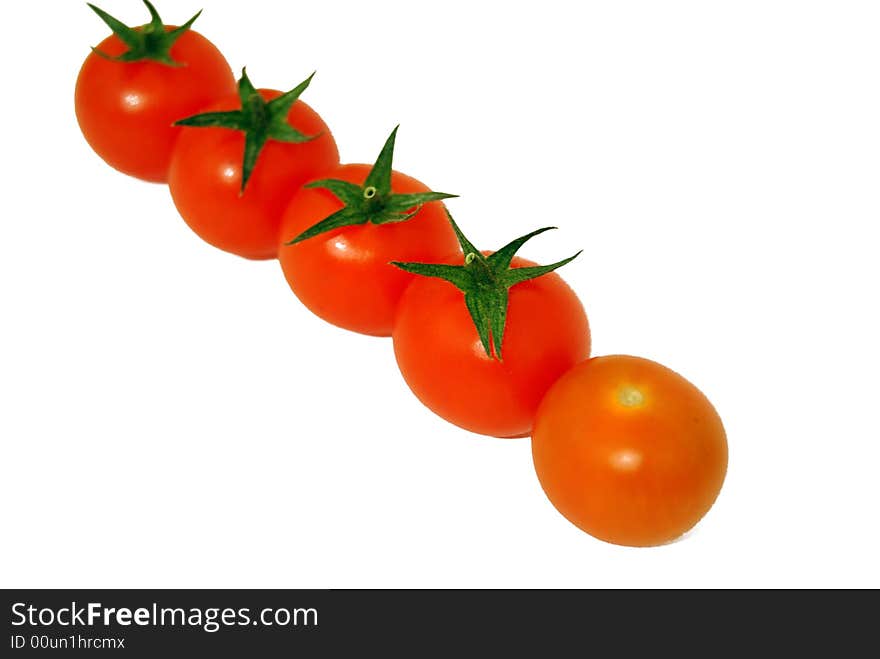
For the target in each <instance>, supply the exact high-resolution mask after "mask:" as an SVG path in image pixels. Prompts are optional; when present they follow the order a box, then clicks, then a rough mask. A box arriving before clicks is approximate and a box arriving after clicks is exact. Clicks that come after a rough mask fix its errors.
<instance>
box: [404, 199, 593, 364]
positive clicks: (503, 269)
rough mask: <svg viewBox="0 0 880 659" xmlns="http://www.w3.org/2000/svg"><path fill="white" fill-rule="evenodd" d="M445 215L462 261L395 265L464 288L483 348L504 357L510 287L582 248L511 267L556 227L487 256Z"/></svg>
mask: <svg viewBox="0 0 880 659" xmlns="http://www.w3.org/2000/svg"><path fill="white" fill-rule="evenodd" d="M446 215H447V217H449V222H450V223H451V224H452V228H453V230H454V231H455V235H456V236H457V237H458V242H459V244H460V245H461V249H462V251H463V252H464V255H465V256H464V264H463V265H449V264H444V263H401V262H398V261H394V262H392V265H396V266H397V267H398V268H401V269H402V270H406V271H407V272H411V273H413V274H416V275H422V276H425V277H437V278H438V279H444V280H446V281H448V282H449V283H450V284H452V285H453V286H455V287H457V288H459V289H460V290H462V291H463V292H464V302H465V304H466V305H467V309H468V312H469V313H470V315H471V319H473V321H474V326H476V328H477V334H479V335H480V342H481V343H482V344H483V349H484V350H485V351H486V354H487V355H488V356H489V357H492V358H494V359H498V361H501V346H502V344H503V342H504V328H505V326H506V324H507V306H508V291H509V290H510V288H511V287H512V286H516V285H517V284H519V283H522V282H524V281H528V280H530V279H535V278H537V277H540V276H542V275H546V274H547V273H549V272H553V271H554V270H556V269H557V268H561V267H562V266H564V265H565V264H566V263H569V262H571V261H573V260H574V259H575V258H577V256H578V255H579V254H580V252H578V253H577V254H575V255H574V256H570V257H568V258H567V259H563V260H562V261H557V262H556V263H552V264H550V265H536V266H528V267H523V268H511V267H510V263H511V261H512V260H513V257H514V255H515V254H516V253H517V252H518V251H519V248H520V247H522V246H523V245H524V244H525V243H526V241H528V240H530V239H531V238H534V237H535V236H537V235H538V234H541V233H544V232H545V231H549V230H550V229H555V228H556V227H544V228H543V229H538V230H536V231H532V232H531V233H528V234H526V235H525V236H521V237H520V238H517V239H516V240H513V241H511V242H509V243H508V244H507V245H505V246H504V247H502V248H501V249H499V250H498V251H497V252H494V253H492V254H489V255H488V256H484V255H483V253H482V252H480V250H478V249H477V248H476V247H474V246H473V244H472V243H471V242H470V241H469V240H468V239H467V238H466V237H465V236H464V234H463V233H462V232H461V229H459V228H458V225H457V224H456V223H455V220H453V219H452V216H451V215H449V212H448V211H447V213H446Z"/></svg>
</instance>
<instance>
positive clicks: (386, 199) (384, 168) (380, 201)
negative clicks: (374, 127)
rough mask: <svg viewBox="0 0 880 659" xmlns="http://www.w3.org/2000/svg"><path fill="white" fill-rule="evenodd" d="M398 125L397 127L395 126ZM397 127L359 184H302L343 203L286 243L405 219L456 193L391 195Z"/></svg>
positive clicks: (326, 181) (321, 181) (294, 242)
mask: <svg viewBox="0 0 880 659" xmlns="http://www.w3.org/2000/svg"><path fill="white" fill-rule="evenodd" d="M397 128H399V126H398V127H397ZM397 128H395V129H394V130H393V131H391V135H390V136H389V137H388V139H387V140H386V141H385V146H383V147H382V152H381V153H380V154H379V157H378V158H377V159H376V164H375V165H373V168H372V169H371V170H370V173H369V175H368V176H367V179H366V180H365V181H364V184H363V185H358V184H357V183H351V182H349V181H342V180H339V179H321V180H320V181H313V182H311V183H309V184H308V185H306V186H305V187H307V188H323V189H325V190H329V191H330V192H332V193H333V194H334V195H335V196H336V198H337V199H339V201H341V202H342V203H343V204H345V205H344V207H343V208H341V209H339V210H338V211H336V212H335V213H333V214H332V215H330V216H328V217H326V218H324V219H323V220H321V221H320V222H318V223H317V224H315V225H314V226H312V227H310V228H308V229H306V230H305V231H303V232H302V233H301V234H299V235H298V236H297V237H296V238H294V239H293V240H291V241H290V242H288V243H285V244H286V245H294V244H296V243H299V242H302V241H303V240H308V239H309V238H312V237H314V236H317V235H319V234H322V233H326V232H327V231H332V230H333V229H338V228H339V227H346V226H354V225H357V224H366V223H367V222H371V223H373V224H388V223H391V222H405V221H406V220H409V219H410V218H412V217H413V216H414V215H415V214H416V213H418V212H419V211H420V210H421V208H422V206H423V205H424V204H427V203H428V202H431V201H440V200H441V199H450V198H452V197H455V196H457V195H453V194H446V193H445V192H416V193H411V194H394V193H393V192H391V161H392V160H393V158H394V141H395V139H396V137H397Z"/></svg>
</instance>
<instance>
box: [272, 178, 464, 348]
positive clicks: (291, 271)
mask: <svg viewBox="0 0 880 659" xmlns="http://www.w3.org/2000/svg"><path fill="white" fill-rule="evenodd" d="M370 168H371V166H370V165H360V164H356V165H341V166H340V167H338V168H337V169H335V170H333V171H330V172H328V173H327V174H326V175H325V176H324V177H322V178H333V179H341V180H343V181H349V182H351V183H357V184H359V185H362V184H363V182H364V181H365V180H366V178H367V175H368V174H369V172H370ZM391 191H392V193H394V194H410V193H416V192H429V191H430V189H429V188H428V187H427V186H426V185H425V184H423V183H421V182H419V181H417V180H416V179H414V178H411V177H409V176H407V175H406V174H401V173H400V172H396V171H393V170H392V172H391ZM341 208H343V203H342V202H341V201H339V199H337V198H336V196H334V195H333V194H332V193H331V192H329V191H328V190H324V189H318V188H302V189H301V190H300V191H299V192H297V193H296V195H294V197H293V199H291V201H290V204H289V205H288V206H287V210H286V211H285V212H284V217H283V219H282V225H281V226H282V228H281V233H280V236H281V241H282V243H284V242H288V241H290V240H291V239H293V238H295V237H296V236H297V235H299V234H300V233H302V232H303V231H305V230H306V229H308V228H310V227H312V226H313V225H314V224H316V223H318V222H319V221H321V220H323V219H324V218H326V217H327V216H329V215H330V214H332V213H334V212H336V211H338V210H339V209H341ZM456 250H459V247H458V241H457V240H456V237H455V232H454V231H453V230H452V227H451V225H450V224H449V220H448V219H447V218H446V214H445V213H444V211H443V205H442V204H441V203H439V202H431V203H428V204H425V205H424V206H422V208H421V210H420V211H419V212H418V214H416V215H415V216H414V217H412V218H411V219H409V220H406V221H404V222H393V223H388V224H373V223H371V222H367V223H366V224H359V225H354V226H347V227H341V228H339V229H335V230H332V231H328V232H327V233H323V234H319V235H317V236H314V237H313V238H309V239H308V240H304V241H302V242H300V243H297V244H295V245H283V244H282V245H281V246H280V247H279V251H278V260H279V261H280V262H281V267H282V269H283V271H284V276H285V278H286V279H287V283H288V284H289V285H290V288H291V290H292V291H293V292H294V293H295V294H296V296H297V297H298V298H299V299H300V301H302V303H303V304H305V305H306V306H307V307H308V308H309V309H310V310H311V311H312V312H314V313H315V314H316V315H317V316H319V317H321V318H323V319H324V320H326V321H327V322H330V323H332V324H334V325H337V326H339V327H343V328H345V329H348V330H352V331H354V332H360V333H361V334H369V335H371V336H391V328H392V324H393V320H394V312H395V310H396V309H397V303H398V301H399V300H400V296H401V295H402V294H403V291H404V289H405V288H406V287H407V285H408V284H409V283H410V282H411V281H412V279H413V277H414V275H412V274H410V273H408V272H404V271H403V270H401V269H399V268H396V267H394V266H393V265H391V261H421V262H427V263H430V262H435V261H439V260H442V259H443V258H445V257H447V256H448V255H449V254H451V253H454V252H455V251H456ZM459 251H460V250H459Z"/></svg>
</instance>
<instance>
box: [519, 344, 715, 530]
mask: <svg viewBox="0 0 880 659" xmlns="http://www.w3.org/2000/svg"><path fill="white" fill-rule="evenodd" d="M532 454H533V458H534V462H535V470H536V471H537V473H538V478H539V480H540V482H541V486H542V487H543V488H544V491H545V492H546V493H547V496H548V497H549V498H550V501H551V502H552V503H553V505H554V506H556V508H557V509H558V510H559V512H561V513H562V514H563V515H564V516H565V517H567V518H568V519H569V521H571V522H572V523H574V524H575V525H576V526H578V527H579V528H581V529H582V530H584V531H586V532H587V533H589V534H590V535H593V536H595V537H597V538H599V539H600V540H605V541H606V542H611V543H614V544H619V545H631V546H649V545H658V544H663V543H666V542H669V541H671V540H674V539H675V538H677V537H678V536H680V535H681V534H682V533H684V532H686V531H688V530H689V529H690V528H691V527H693V526H694V525H695V524H696V523H697V522H698V521H699V520H700V519H701V518H702V517H703V515H705V514H706V512H707V511H708V510H709V508H711V506H712V504H713V503H714V502H715V499H716V497H717V496H718V493H719V491H720V490H721V485H722V483H723V482H724V476H725V474H726V472H727V438H726V435H725V432H724V427H723V426H722V424H721V419H720V418H719V417H718V413H717V412H716V411H715V408H713V407H712V404H711V403H710V402H709V401H708V400H707V399H706V397H705V396H704V395H703V394H702V393H701V392H700V391H699V390H698V389H697V388H696V387H695V386H694V385H692V384H691V383H690V382H688V381H687V380H685V379H684V378H683V377H681V376H680V375H678V374H677V373H675V372H674V371H671V370H669V369H668V368H666V367H664V366H661V365H660V364H657V363H656V362H652V361H649V360H647V359H641V358H638V357H628V356H622V355H616V356H610V357H596V358H594V359H591V360H589V361H586V362H583V363H581V364H578V365H577V366H575V367H574V368H573V369H571V370H570V371H569V372H568V373H566V374H565V375H563V376H562V377H561V378H560V379H559V381H558V382H557V383H556V384H555V385H553V387H552V388H551V389H550V391H549V392H548V393H547V396H546V397H545V398H544V401H543V402H542V403H541V406H540V408H539V410H538V417H537V422H536V425H535V431H534V433H533V435H532Z"/></svg>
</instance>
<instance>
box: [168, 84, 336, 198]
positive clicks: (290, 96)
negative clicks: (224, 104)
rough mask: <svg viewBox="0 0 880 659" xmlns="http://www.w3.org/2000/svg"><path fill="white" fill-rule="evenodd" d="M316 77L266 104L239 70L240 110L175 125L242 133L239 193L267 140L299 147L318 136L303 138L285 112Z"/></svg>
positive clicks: (184, 120)
mask: <svg viewBox="0 0 880 659" xmlns="http://www.w3.org/2000/svg"><path fill="white" fill-rule="evenodd" d="M314 77H315V74H314V73H312V75H310V76H309V77H308V78H306V79H305V80H303V81H302V82H301V83H299V84H298V85H297V86H296V87H294V88H293V89H291V90H290V91H289V92H287V93H285V94H282V95H281V96H279V97H278V98H274V99H272V100H271V101H269V102H266V100H265V99H264V98H263V97H262V96H261V95H260V92H258V91H257V90H256V88H254V86H253V84H251V81H250V79H249V78H248V76H247V69H242V70H241V79H240V80H239V81H238V97H239V99H240V100H241V109H240V110H229V111H226V112H205V113H203V114H196V115H193V116H192V117H187V118H186V119H181V120H179V121H175V122H174V125H175V126H190V127H194V128H229V129H231V130H240V131H242V132H243V133H244V161H243V164H242V171H241V192H242V193H243V192H244V188H245V186H246V185H247V182H248V179H250V177H251V173H252V172H253V171H254V166H255V165H256V164H257V158H258V157H259V155H260V151H262V150H263V147H264V146H265V145H266V142H268V141H269V140H275V141H276V142H290V143H293V144H301V143H303V142H309V141H311V140H313V139H315V138H317V137H320V133H319V134H318V135H305V134H304V133H302V132H300V131H298V130H297V129H296V128H294V127H293V126H291V125H290V124H289V123H288V122H287V113H288V112H290V108H291V106H293V104H294V103H296V101H297V100H298V99H299V97H300V95H301V94H302V93H303V92H304V91H305V90H306V89H307V88H308V86H309V83H311V82H312V78H314Z"/></svg>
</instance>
